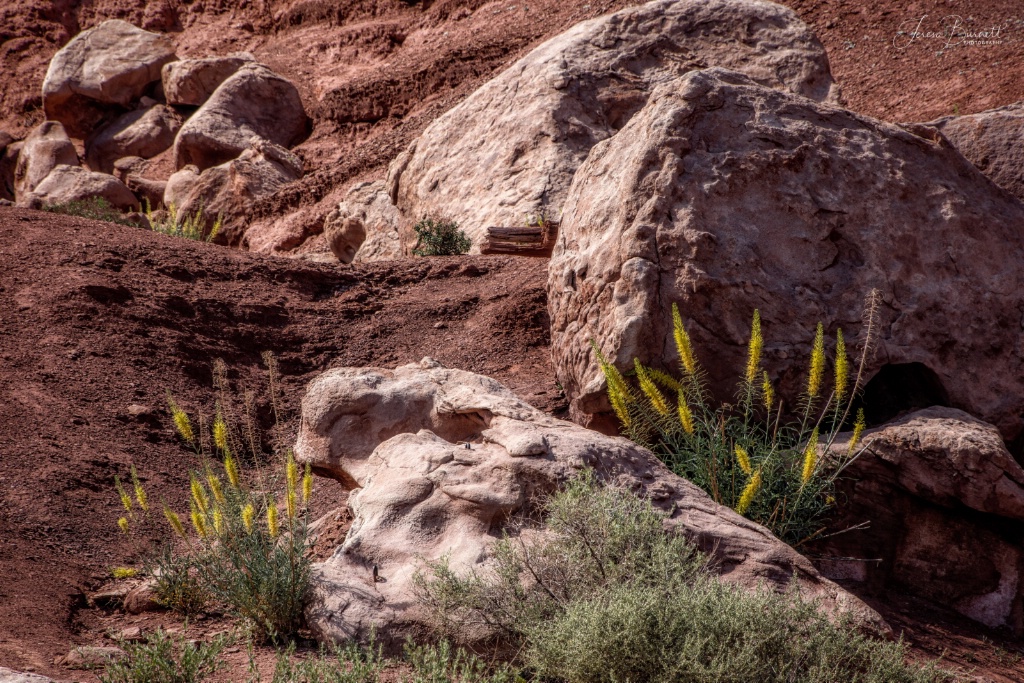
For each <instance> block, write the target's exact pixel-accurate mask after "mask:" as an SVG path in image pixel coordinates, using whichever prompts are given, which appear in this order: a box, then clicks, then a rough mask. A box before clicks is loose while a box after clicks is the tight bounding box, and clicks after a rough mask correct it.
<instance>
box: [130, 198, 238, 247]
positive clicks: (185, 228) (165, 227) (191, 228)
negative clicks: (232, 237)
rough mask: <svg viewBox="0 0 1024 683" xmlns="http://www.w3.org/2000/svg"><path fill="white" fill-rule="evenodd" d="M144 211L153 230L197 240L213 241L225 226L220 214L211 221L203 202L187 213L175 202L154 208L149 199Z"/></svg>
mask: <svg viewBox="0 0 1024 683" xmlns="http://www.w3.org/2000/svg"><path fill="white" fill-rule="evenodd" d="M144 212H145V214H146V219H147V220H148V221H149V227H150V228H151V229H152V230H153V232H159V233H161V234H164V235H170V236H171V237H182V238H184V239H189V240H195V241H197V242H212V241H213V240H214V239H215V238H216V237H217V235H219V234H220V230H221V228H222V227H223V226H224V217H223V216H222V215H220V214H218V215H217V218H216V219H214V220H213V221H212V223H211V221H210V220H209V219H208V218H207V216H206V212H205V211H204V210H203V205H202V203H200V205H199V208H198V209H196V210H195V211H193V212H192V213H187V212H182V211H179V210H178V207H177V206H175V205H174V204H173V203H171V204H168V205H167V208H166V209H159V210H154V209H153V208H152V206H151V205H150V203H149V200H148V199H147V200H146V206H145V209H144Z"/></svg>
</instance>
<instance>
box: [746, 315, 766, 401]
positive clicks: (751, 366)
mask: <svg viewBox="0 0 1024 683" xmlns="http://www.w3.org/2000/svg"><path fill="white" fill-rule="evenodd" d="M763 348H764V338H763V337H762V336H761V312H760V311H758V310H757V309H755V310H754V320H753V321H752V322H751V324H750V344H749V345H748V348H747V374H746V380H747V384H753V383H754V380H755V379H756V378H757V370H758V368H759V367H760V366H761V349H763Z"/></svg>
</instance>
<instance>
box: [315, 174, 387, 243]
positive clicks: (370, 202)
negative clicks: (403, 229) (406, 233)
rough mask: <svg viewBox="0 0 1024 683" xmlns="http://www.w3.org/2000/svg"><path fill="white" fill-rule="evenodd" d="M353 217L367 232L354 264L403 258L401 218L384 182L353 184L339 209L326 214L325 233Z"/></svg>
mask: <svg viewBox="0 0 1024 683" xmlns="http://www.w3.org/2000/svg"><path fill="white" fill-rule="evenodd" d="M350 218H351V219H355V220H358V221H359V222H360V223H361V224H362V225H363V229H364V239H363V241H362V243H361V246H358V247H357V249H358V250H357V251H356V255H355V259H354V260H355V262H357V263H367V262H370V261H386V260H392V259H397V258H401V257H402V251H403V250H402V238H401V233H400V230H399V227H400V225H401V215H400V214H399V212H398V209H397V208H395V205H394V204H392V203H391V198H390V197H389V196H388V193H387V188H386V186H385V184H384V183H383V182H382V181H377V182H372V183H357V184H355V185H353V186H352V188H351V189H350V190H349V191H348V193H347V194H346V195H345V198H344V199H343V200H342V201H341V203H339V204H338V206H337V208H336V209H334V210H333V211H331V213H329V214H328V215H327V218H326V219H325V220H324V231H325V232H326V231H327V230H329V229H332V228H331V226H333V225H341V224H342V223H344V222H345V221H346V220H348V219H350Z"/></svg>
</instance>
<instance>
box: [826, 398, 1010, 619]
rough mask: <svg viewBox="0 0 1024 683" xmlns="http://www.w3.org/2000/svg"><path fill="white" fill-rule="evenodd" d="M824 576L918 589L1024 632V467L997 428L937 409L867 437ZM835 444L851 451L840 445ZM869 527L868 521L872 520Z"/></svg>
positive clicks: (845, 491) (845, 485)
mask: <svg viewBox="0 0 1024 683" xmlns="http://www.w3.org/2000/svg"><path fill="white" fill-rule="evenodd" d="M862 447H863V453H861V455H860V456H859V457H858V458H857V459H856V460H855V461H854V462H853V464H852V465H850V466H849V467H848V468H847V470H846V472H845V474H844V477H843V478H842V479H841V480H840V493H839V495H840V496H841V497H842V499H843V500H844V501H845V503H844V505H843V506H842V507H841V508H840V511H841V513H842V519H840V520H838V521H837V522H836V523H835V526H836V528H837V529H842V528H848V527H852V528H853V530H851V531H848V532H846V533H843V534H839V535H837V536H834V537H832V538H830V539H829V540H828V541H827V542H826V543H825V544H823V545H824V548H823V549H822V550H824V552H822V553H816V554H824V555H826V556H832V557H841V558H864V559H866V560H872V559H874V560H877V561H864V560H859V561H854V560H840V561H826V562H824V563H823V564H822V565H821V568H822V570H823V571H824V572H826V573H827V574H829V575H832V576H834V577H835V578H840V579H852V580H856V581H859V582H862V583H864V584H866V585H867V586H868V587H869V589H871V590H875V591H878V592H880V593H881V592H884V591H885V590H886V589H887V588H890V587H896V588H898V589H900V590H903V591H906V590H909V591H911V592H914V593H917V594H918V595H922V596H924V597H926V598H929V599H931V600H934V601H936V602H938V603H940V604H944V605H948V606H949V607H951V608H953V609H955V610H956V611H958V612H960V613H961V614H964V615H965V616H968V617H970V618H972V619H975V620H976V621H980V622H981V623H983V624H986V625H987V626H989V627H992V628H997V627H1004V628H1009V629H1011V630H1013V631H1014V632H1016V633H1018V634H1019V633H1021V632H1022V631H1024V577H1022V576H1021V567H1024V535H1022V534H1021V531H1020V528H1021V521H1022V520H1024V470H1022V469H1021V466H1020V465H1018V464H1017V462H1016V461H1015V460H1014V459H1013V457H1012V456H1011V455H1010V454H1009V452H1007V450H1006V446H1005V445H1004V444H1003V440H1002V438H1001V437H1000V435H999V431H998V430H997V429H996V428H995V427H993V426H992V425H989V424H986V423H984V422H981V421H980V420H976V419H975V418H973V417H971V416H970V415H968V414H966V413H964V412H961V411H959V410H954V409H951V408H929V409H926V410H921V411H918V412H915V413H911V414H910V415H907V416H905V417H903V418H901V419H899V420H897V421H895V422H892V423H890V424H887V425H884V426H883V427H881V428H879V429H876V430H870V431H868V432H867V433H865V435H864V438H863V441H862ZM833 448H834V449H835V450H836V451H838V452H840V453H846V452H847V451H848V443H846V442H843V441H838V442H837V443H836V444H835V445H834V446H833ZM865 522H867V523H868V524H867V525H866V526H865V525H864V523H865Z"/></svg>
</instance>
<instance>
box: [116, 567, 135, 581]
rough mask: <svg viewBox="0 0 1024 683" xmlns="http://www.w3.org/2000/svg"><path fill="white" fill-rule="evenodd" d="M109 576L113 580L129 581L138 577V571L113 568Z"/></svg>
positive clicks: (129, 568) (128, 568) (126, 568)
mask: <svg viewBox="0 0 1024 683" xmlns="http://www.w3.org/2000/svg"><path fill="white" fill-rule="evenodd" d="M110 575H111V576H113V577H114V578H115V579H131V578H133V577H136V576H138V575H139V570H138V569H135V568H134V567H114V568H113V569H111V570H110Z"/></svg>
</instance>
